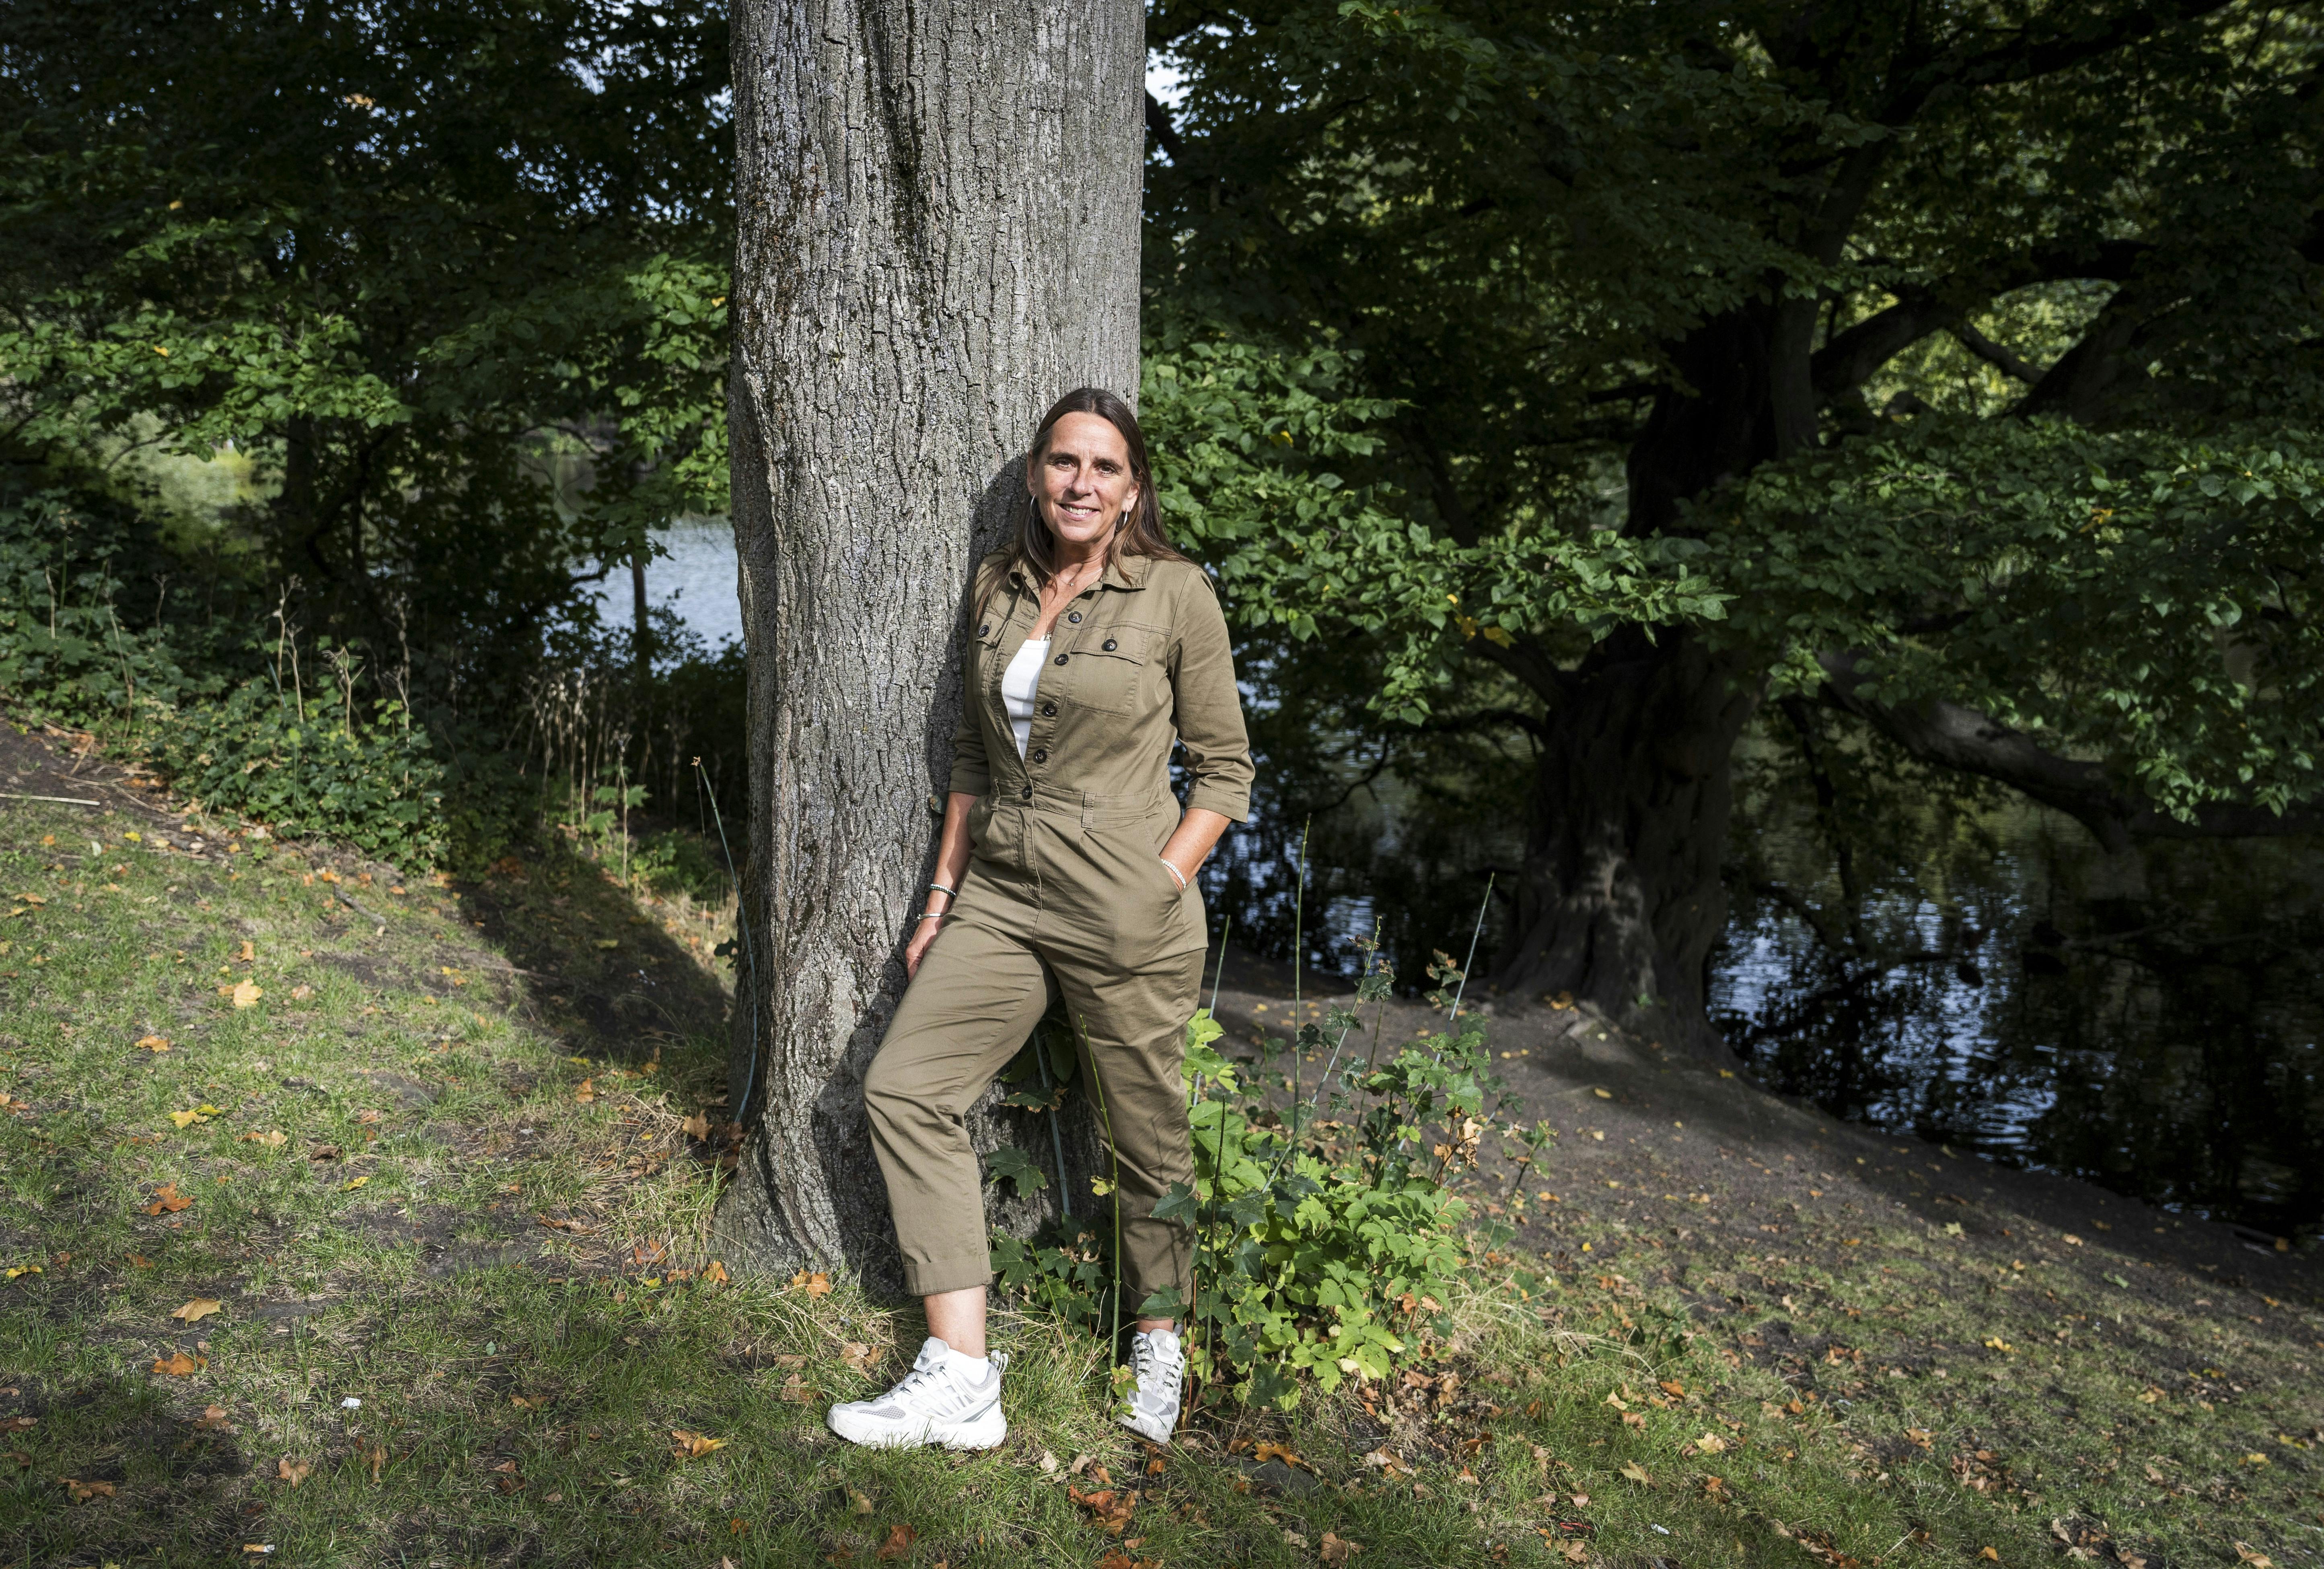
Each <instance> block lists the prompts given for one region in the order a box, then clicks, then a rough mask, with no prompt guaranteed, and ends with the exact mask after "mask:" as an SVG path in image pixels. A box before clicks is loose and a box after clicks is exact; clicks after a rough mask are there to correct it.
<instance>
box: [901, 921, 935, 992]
mask: <svg viewBox="0 0 2324 1569" xmlns="http://www.w3.org/2000/svg"><path fill="white" fill-rule="evenodd" d="M916 924H917V925H918V927H919V930H918V931H916V932H914V933H913V934H912V940H911V941H910V942H908V943H907V944H905V945H904V979H905V980H906V981H909V980H910V979H911V978H912V977H913V976H915V975H917V974H919V973H920V961H921V960H922V959H924V958H926V957H927V954H928V945H929V944H931V943H933V942H935V941H936V933H938V932H939V931H941V930H943V929H944V922H942V921H940V920H924V921H919V922H918V923H916Z"/></svg>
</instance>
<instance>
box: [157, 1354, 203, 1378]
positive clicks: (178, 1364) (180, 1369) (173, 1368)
mask: <svg viewBox="0 0 2324 1569" xmlns="http://www.w3.org/2000/svg"><path fill="white" fill-rule="evenodd" d="M201 1366H202V1364H201V1363H199V1362H198V1361H195V1360H194V1359H193V1358H191V1357H189V1356H188V1355H187V1354H186V1353H185V1352H172V1353H171V1356H170V1358H169V1360H168V1361H163V1360H161V1358H159V1357H157V1358H155V1359H154V1361H153V1371H155V1372H157V1373H167V1374H169V1375H170V1376H171V1378H177V1379H182V1378H184V1377H186V1376H187V1375H188V1374H189V1373H195V1372H198V1371H201Z"/></svg>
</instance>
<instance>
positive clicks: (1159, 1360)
mask: <svg viewBox="0 0 2324 1569" xmlns="http://www.w3.org/2000/svg"><path fill="white" fill-rule="evenodd" d="M1171 1360H1173V1361H1176V1362H1177V1364H1178V1365H1179V1366H1181V1367H1183V1366H1185V1358H1184V1357H1177V1358H1174V1359H1171ZM1165 1365H1166V1364H1165V1362H1164V1359H1163V1356H1162V1352H1161V1348H1160V1347H1158V1346H1157V1345H1156V1344H1155V1343H1154V1337H1153V1336H1152V1335H1148V1334H1133V1335H1131V1336H1130V1369H1131V1371H1134V1372H1135V1373H1136V1374H1137V1375H1138V1386H1139V1388H1140V1389H1144V1388H1145V1387H1146V1380H1148V1378H1149V1377H1151V1376H1152V1375H1153V1374H1154V1373H1155V1372H1156V1371H1157V1370H1159V1369H1160V1368H1162V1367H1163V1366H1165Z"/></svg>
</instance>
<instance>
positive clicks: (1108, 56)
mask: <svg viewBox="0 0 2324 1569" xmlns="http://www.w3.org/2000/svg"><path fill="white" fill-rule="evenodd" d="M733 25H734V55H733V58H734V99H735V115H734V118H735V131H736V143H737V145H736V208H737V230H738V242H737V256H736V266H735V278H734V303H733V341H734V365H733V387H732V392H731V395H730V400H729V408H730V415H729V418H730V420H731V422H732V427H733V478H734V490H733V508H734V530H735V540H736V545H737V547H738V550H739V554H740V557H741V576H742V585H741V587H742V614H743V623H744V627H745V631H746V634H747V637H748V641H749V647H750V697H749V713H750V727H751V734H750V744H751V801H752V818H751V833H750V848H749V853H748V854H749V866H748V869H747V872H746V874H745V880H744V881H745V887H744V891H743V924H744V929H745V932H746V934H747V937H748V941H747V944H746V946H745V952H744V954H743V955H742V965H741V984H740V986H739V987H738V1003H737V1007H736V1047H737V1059H736V1066H735V1072H734V1075H733V1091H732V1094H733V1103H734V1106H735V1108H736V1110H735V1115H736V1117H737V1118H738V1119H739V1120H742V1121H743V1122H744V1123H745V1124H746V1126H747V1127H748V1128H749V1129H750V1131H751V1133H752V1138H751V1140H750V1142H749V1143H748V1144H747V1146H746V1148H745V1153H744V1157H743V1162H742V1168H741V1169H740V1170H739V1171H738V1172H737V1174H736V1177H737V1180H736V1181H735V1182H734V1184H733V1186H731V1187H730V1188H729V1189H728V1190H727V1193H726V1195H725V1197H724V1200H723V1201H722V1203H721V1205H720V1213H719V1217H718V1229H719V1233H720V1237H721V1242H722V1245H723V1247H724V1250H725V1257H726V1258H727V1260H728V1261H729V1263H730V1264H732V1263H734V1262H737V1261H742V1262H749V1263H752V1264H754V1265H757V1266H759V1267H761V1268H772V1269H790V1268H795V1267H798V1266H799V1265H813V1266H814V1267H816V1268H825V1267H835V1266H842V1265H844V1266H846V1267H850V1268H853V1269H857V1270H859V1271H861V1272H862V1275H863V1276H864V1278H865V1279H866V1280H867V1282H868V1283H870V1284H871V1285H872V1286H873V1287H874V1288H875V1289H877V1288H883V1287H885V1288H895V1287H896V1286H898V1285H899V1283H900V1273H899V1269H898V1268H897V1265H896V1260H895V1253H894V1241H893V1234H892V1232H891V1230H890V1224H889V1220H888V1210H887V1195H886V1190H885V1188H884V1187H883V1186H881V1180H880V1174H879V1169H878V1167H877V1166H876V1165H875V1164H874V1162H873V1160H872V1157H871V1146H870V1140H869V1136H868V1133H867V1131H866V1129H865V1124H864V1120H863V1113H862V1093H861V1085H862V1073H863V1070H864V1068H865V1067H866V1066H867V1065H868V1064H869V1062H870V1060H871V1055H872V1053H873V1051H874V1049H875V1048H877V1047H878V1045H879V1041H880V1038H881V1033H882V1032H883V1031H884V1029H886V1027H887V1023H888V1020H889V1018H890V1016H891V1014H892V1013H893V1011H894V1008H895V1004H896V1001H897V999H898V997H899V995H900V993H901V992H902V989H903V983H904V974H903V967H902V964H901V963H900V955H901V952H902V940H903V937H904V935H905V934H906V933H908V931H909V929H910V928H909V925H908V922H909V918H910V916H911V914H912V913H913V912H915V911H917V910H918V909H919V908H920V906H919V900H918V891H919V889H920V887H921V885H923V884H924V883H925V882H926V881H927V872H928V869H929V866H930V864H931V855H932V853H933V835H932V833H931V830H932V828H933V826H935V822H936V818H935V817H934V816H933V815H932V812H931V808H932V806H933V805H934V804H935V803H936V802H937V801H940V800H941V798H942V797H941V792H942V790H943V789H944V784H945V778H946V775H947V772H948V771H949V766H950V752H951V736H952V730H953V725H954V720H955V718H956V716H957V715H958V713H959V689H960V652H959V648H960V637H959V633H960V632H961V627H962V620H963V616H964V608H965V603H966V600H965V589H966V586H967V582H968V578H969V573H970V569H971V568H972V566H973V563H974V562H975V560H976V559H977V558H978V557H979V556H980V555H981V554H982V552H984V551H985V550H988V549H992V548H993V547H994V545H995V544H996V543H998V542H999V541H1000V540H1001V539H1002V538H1003V536H1004V534H1005V532H1006V531H1008V530H1010V529H1011V528H1013V527H1014V526H1015V524H1016V520H1017V516H1018V511H1017V509H1018V508H1019V507H1020V506H1022V505H1024V504H1025V491H1024V482H1023V478H1022V470H1021V467H1020V464H1021V461H1022V456H1023V455H1022V449H1021V447H1020V445H1019V444H1020V443H1021V442H1022V441H1023V440H1024V438H1026V437H1027V436H1028V434H1029V433H1030V431H1031V429H1032V427H1033V424H1034V422H1035V421H1036V420H1037V419H1038V418H1039V416H1040V415H1041V413H1042V412H1043V411H1044V410H1045V409H1046V408H1047V405H1048V403H1049V402H1050V401H1052V400H1054V399H1055V398H1056V396H1057V395H1058V394H1059V393H1061V392H1065V391H1067V390H1068V389H1070V388H1072V387H1074V386H1079V385H1083V384H1094V385H1099V386H1106V387H1111V388H1112V389H1113V390H1115V391H1116V392H1121V393H1123V394H1124V395H1127V396H1132V397H1134V396H1135V394H1136V392H1137V386H1138V280H1139V268H1138V262H1139V254H1138V253H1139V193H1140V184H1141V180H1142V174H1143V136H1144V128H1143V114H1142V110H1143V106H1144V82H1145V70H1146V50H1145V31H1144V29H1145V17H1144V13H1143V10H1142V7H1141V6H1140V5H1139V3H1138V0H1012V3H1011V4H1009V5H992V4H991V3H990V0H744V3H743V4H742V5H738V6H737V7H736V10H735V14H734V24H733ZM746 1081H747V1084H748V1088H747V1103H746V1102H745V1096H746ZM987 1104H988V1105H990V1104H991V1098H988V1102H987ZM1023 1131H1024V1132H1025V1133H1026V1134H1028V1135H1032V1136H1033V1137H1037V1139H1038V1142H1037V1143H1035V1142H1034V1141H1033V1137H1028V1138H1027V1139H1026V1142H1027V1144H1028V1153H1033V1154H1036V1155H1037V1156H1038V1157H1039V1158H1040V1159H1041V1161H1042V1164H1043V1165H1044V1166H1045V1167H1053V1158H1052V1157H1051V1154H1050V1150H1049V1148H1048V1146H1049V1140H1048V1135H1047V1130H1046V1129H1045V1128H1043V1127H1042V1126H1041V1125H1040V1122H1039V1121H1038V1120H1035V1121H1032V1122H1031V1123H1030V1125H1029V1126H1028V1127H1027V1128H1025V1129H1024V1130H1023ZM979 1133H980V1140H979V1141H980V1145H981V1146H989V1145H990V1143H991V1142H992V1141H993V1140H996V1139H997V1138H999V1137H1000V1136H1001V1133H1000V1132H999V1131H997V1130H996V1128H995V1126H994V1125H993V1124H992V1122H991V1120H990V1118H985V1119H982V1120H981V1121H980V1125H979ZM1054 1181H1055V1178H1054V1176H1053V1177H1052V1183H1053V1186H1052V1189H1051V1190H1050V1191H1049V1192H1047V1193H1045V1194H1044V1195H1042V1200H1041V1202H1042V1203H1044V1204H1046V1203H1048V1202H1050V1201H1052V1200H1053V1199H1054V1197H1055V1196H1056V1195H1055V1189H1054ZM1028 1207H1029V1206H1026V1205H1021V1204H1019V1205H1012V1206H1010V1213H1008V1214H1000V1215H998V1216H997V1217H996V1218H998V1219H1000V1220H1001V1223H1014V1224H1016V1225H1019V1226H1021V1225H1022V1224H1024V1223H1026V1221H1028V1219H1029V1218H1030V1217H1029V1215H1028V1214H1027V1213H1026V1211H1027V1210H1028Z"/></svg>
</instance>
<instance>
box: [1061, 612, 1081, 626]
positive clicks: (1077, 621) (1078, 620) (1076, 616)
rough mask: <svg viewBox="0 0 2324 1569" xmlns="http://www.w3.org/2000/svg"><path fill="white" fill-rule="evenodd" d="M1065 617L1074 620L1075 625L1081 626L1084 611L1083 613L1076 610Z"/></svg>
mask: <svg viewBox="0 0 2324 1569" xmlns="http://www.w3.org/2000/svg"><path fill="white" fill-rule="evenodd" d="M1065 619H1066V620H1067V621H1070V622H1072V623H1074V625H1075V626H1079V625H1080V624H1081V623H1082V613H1081V612H1080V611H1078V610H1076V611H1074V612H1073V613H1072V614H1069V615H1067V616H1066V617H1065Z"/></svg>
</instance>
